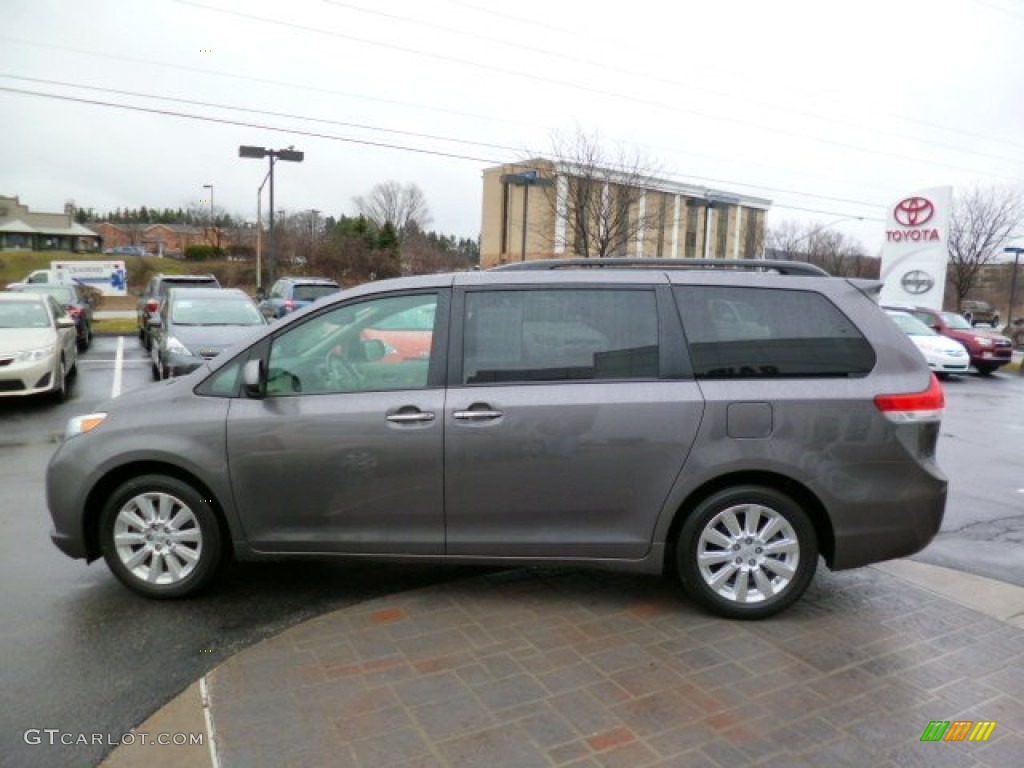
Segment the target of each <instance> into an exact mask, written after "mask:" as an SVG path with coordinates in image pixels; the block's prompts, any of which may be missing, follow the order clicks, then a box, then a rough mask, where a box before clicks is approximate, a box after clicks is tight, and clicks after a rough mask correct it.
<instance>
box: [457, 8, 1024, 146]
mask: <svg viewBox="0 0 1024 768" xmlns="http://www.w3.org/2000/svg"><path fill="white" fill-rule="evenodd" d="M973 1H974V2H976V3H979V4H981V5H985V6H988V7H989V8H993V9H995V10H999V11H1002V12H1004V13H1007V14H1009V15H1011V16H1015V17H1017V18H1021V19H1024V15H1021V14H1018V13H1016V12H1015V11H1013V10H1011V9H1009V8H1003V7H1001V6H998V5H995V4H994V3H992V2H990V1H989V0H973ZM447 2H448V3H450V4H452V5H456V6H460V7H463V8H468V9H471V10H473V11H476V12H477V13H481V14H485V15H493V16H498V17H501V18H504V19H506V20H509V21H515V22H517V23H519V24H524V25H527V26H533V27H537V28H540V29H548V30H552V31H555V32H558V33H560V34H572V35H578V34H579V31H578V30H575V29H566V28H565V27H556V26H552V25H550V24H545V23H543V22H540V21H537V20H536V19H531V18H526V17H523V16H516V15H515V14H510V13H500V12H497V11H493V10H491V9H489V8H481V7H480V6H477V5H474V4H473V3H468V2H464V1H463V0H447ZM605 41H606V42H613V43H614V44H615V45H621V40H617V39H616V40H611V41H609V40H608V39H607V38H606V40H605ZM712 71H718V72H725V73H727V74H734V73H733V72H730V71H729V70H727V69H723V68H713V69H712ZM650 76H651V77H658V75H650ZM688 87H692V86H688ZM804 94H805V95H807V96H808V97H810V98H816V97H817V94H815V93H813V92H810V91H804ZM733 98H735V97H733ZM809 114H812V115H813V114H815V113H809ZM877 114H878V115H880V116H882V117H888V118H891V119H895V120H902V121H905V122H908V123H913V124H915V125H919V126H922V127H924V128H933V129H936V130H940V131H946V132H948V133H954V134H958V135H960V136H964V137H965V138H970V139H982V140H984V141H994V142H997V143H999V144H1005V145H1006V146H1008V147H1011V148H1014V149H1024V144H1021V143H1019V142H1015V141H1012V140H1011V139H1007V138H1003V137H1001V136H994V135H992V134H984V133H978V132H977V131H968V130H966V129H963V128H956V127H953V126H949V125H943V124H941V123H936V122H932V121H930V120H922V119H920V118H916V117H911V116H909V115H901V114H899V113H896V112H886V111H884V110H878V112H877ZM869 130H871V129H870V128H869ZM914 138H915V140H918V139H917V138H916V137H914ZM940 146H942V145H940ZM959 151H961V152H971V150H964V149H960V150H959ZM975 154H976V153H975ZM1014 159H1016V158H1014Z"/></svg>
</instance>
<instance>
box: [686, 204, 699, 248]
mask: <svg viewBox="0 0 1024 768" xmlns="http://www.w3.org/2000/svg"><path fill="white" fill-rule="evenodd" d="M699 209H700V205H698V203H697V202H696V201H695V200H687V201H686V240H685V244H686V245H685V251H684V255H685V256H686V258H688V259H694V258H696V257H697V227H698V226H699V216H698V215H697V212H698V210H699Z"/></svg>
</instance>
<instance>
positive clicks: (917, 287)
mask: <svg viewBox="0 0 1024 768" xmlns="http://www.w3.org/2000/svg"><path fill="white" fill-rule="evenodd" d="M918 199H920V198H918ZM929 205H930V204H929ZM900 285H902V286H903V290H904V291H906V292H907V293H913V294H915V295H919V294H922V293H928V291H930V290H931V289H932V287H933V286H934V285H935V280H934V279H933V278H932V276H931V275H929V274H928V273H927V272H922V271H921V270H920V269H915V270H913V271H911V272H907V274H905V275H904V276H903V278H902V279H901V280H900Z"/></svg>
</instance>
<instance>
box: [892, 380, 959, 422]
mask: <svg viewBox="0 0 1024 768" xmlns="http://www.w3.org/2000/svg"><path fill="white" fill-rule="evenodd" d="M875 406H876V407H877V408H878V410H880V411H881V412H882V414H883V415H884V416H885V418H887V419H888V420H889V421H894V422H898V423H901V424H908V423H920V422H930V421H939V420H940V419H941V418H942V412H943V410H944V409H945V407H946V398H945V396H944V395H943V394H942V385H941V384H939V380H938V379H937V378H935V374H934V373H933V374H932V376H931V383H930V384H929V385H928V389H926V390H925V391H924V392H912V393H911V394H908V395H878V396H877V397H876V398H875Z"/></svg>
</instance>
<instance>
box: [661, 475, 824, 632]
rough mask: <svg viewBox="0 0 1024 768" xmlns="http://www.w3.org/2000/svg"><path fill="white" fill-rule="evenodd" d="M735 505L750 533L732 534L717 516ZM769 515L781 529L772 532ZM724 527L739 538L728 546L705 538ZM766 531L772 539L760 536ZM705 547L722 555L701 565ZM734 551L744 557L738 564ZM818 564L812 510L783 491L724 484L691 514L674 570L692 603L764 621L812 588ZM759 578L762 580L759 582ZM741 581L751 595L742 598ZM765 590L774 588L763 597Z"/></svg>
mask: <svg viewBox="0 0 1024 768" xmlns="http://www.w3.org/2000/svg"><path fill="white" fill-rule="evenodd" d="M752 508H753V509H752ZM730 510H732V512H733V514H734V515H736V516H738V522H739V524H740V525H741V526H742V525H744V523H749V524H750V526H751V528H752V529H753V531H754V534H753V535H752V536H740V537H736V536H733V535H732V534H729V532H728V528H727V527H726V526H725V523H724V522H723V517H720V516H724V517H727V516H728V514H729V511H730ZM754 512H756V516H754V515H753V514H752V513H754ZM734 519H737V518H734ZM771 521H774V524H773V528H776V527H777V529H778V530H773V531H769V530H768V525H769V522H771ZM723 531H724V532H725V533H726V536H725V538H728V539H735V541H733V543H732V544H731V545H730V546H729V547H725V546H723V545H721V544H719V543H717V542H716V541H702V537H703V536H704V534H705V533H708V532H711V533H715V532H717V533H721V532H723ZM765 533H767V534H768V535H767V538H765V539H763V540H762V539H760V538H759V535H764V534H765ZM787 541H788V542H789V545H788V547H787V549H786V550H785V551H778V552H769V551H765V550H767V549H776V550H779V549H781V548H782V547H783V546H785V542H787ZM702 550H703V551H704V553H705V555H709V556H712V557H718V558H724V559H723V560H719V562H713V563H708V564H706V565H705V568H704V569H703V570H702V567H701V564H700V562H699V558H698V555H699V554H700V552H701V551H702ZM726 555H727V557H725V556H726ZM734 556H735V559H738V560H740V561H741V562H740V563H736V562H734ZM743 561H745V562H743ZM787 561H788V562H787ZM751 564H754V565H753V567H751ZM817 564H818V539H817V536H816V534H815V532H814V525H813V524H812V523H811V519H810V518H809V517H808V515H807V513H806V512H805V511H804V510H803V508H801V507H800V505H799V504H797V503H796V502H795V501H793V499H791V498H790V497H789V496H787V495H785V494H784V493H781V492H779V491H776V490H775V489H773V488H767V487H763V486H758V485H739V486H735V487H732V488H726V489H724V490H721V491H718V492H717V493H714V494H712V495H711V496H709V497H708V498H706V499H704V500H703V501H702V502H700V504H698V505H697V507H696V508H695V509H694V510H693V511H692V512H691V513H690V514H689V515H688V516H687V518H686V521H685V522H684V523H683V526H682V528H681V529H680V531H679V539H678V541H677V546H676V568H677V571H678V573H679V578H680V581H681V582H682V584H683V588H684V589H685V590H686V592H687V593H688V594H689V595H690V597H691V599H693V600H694V602H696V603H698V604H699V605H701V606H702V607H704V608H705V609H707V610H708V611H710V612H712V613H715V614H718V615H719V616H724V617H725V618H728V619H764V618H767V617H769V616H773V615H775V614H777V613H779V612H780V611H783V610H785V609H786V608H788V607H789V606H790V605H792V604H793V603H794V602H796V601H797V600H798V599H799V598H800V596H801V595H802V594H803V593H804V591H805V590H806V589H807V586H808V585H809V584H810V583H811V579H812V578H813V576H814V571H815V568H816V567H817ZM737 566H738V567H737ZM787 572H788V573H789V575H788V576H787V575H786V574H787ZM717 576H721V577H722V579H723V580H722V582H721V584H719V585H717V588H716V587H713V586H712V585H711V584H710V583H709V580H713V579H714V578H715V577H717ZM757 576H760V577H761V579H760V580H756V578H757ZM744 584H749V585H750V589H751V590H752V592H751V591H748V592H747V593H746V597H743V596H742V592H743V588H744ZM762 585H763V586H762ZM770 587H773V588H774V589H773V590H769V588H770ZM762 590H763V591H762ZM767 591H772V594H770V595H767V596H766V595H765V594H764V592H767Z"/></svg>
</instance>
